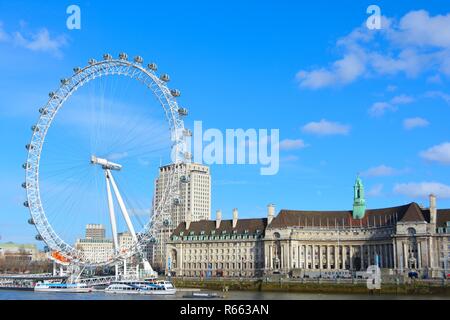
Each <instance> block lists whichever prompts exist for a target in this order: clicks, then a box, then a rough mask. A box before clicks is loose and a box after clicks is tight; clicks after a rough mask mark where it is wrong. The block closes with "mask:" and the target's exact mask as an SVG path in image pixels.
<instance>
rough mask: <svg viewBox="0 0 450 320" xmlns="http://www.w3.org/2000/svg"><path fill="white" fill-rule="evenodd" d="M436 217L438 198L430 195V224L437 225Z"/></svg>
mask: <svg viewBox="0 0 450 320" xmlns="http://www.w3.org/2000/svg"><path fill="white" fill-rule="evenodd" d="M436 216H437V209H436V196H435V195H434V194H430V223H434V224H435V223H436Z"/></svg>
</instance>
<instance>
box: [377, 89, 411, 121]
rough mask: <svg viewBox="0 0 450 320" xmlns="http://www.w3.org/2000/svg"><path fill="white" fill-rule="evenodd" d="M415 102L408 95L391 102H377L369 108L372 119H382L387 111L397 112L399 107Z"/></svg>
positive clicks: (393, 99) (397, 97)
mask: <svg viewBox="0 0 450 320" xmlns="http://www.w3.org/2000/svg"><path fill="white" fill-rule="evenodd" d="M412 102H414V98H413V97H411V96H408V95H406V94H401V95H398V96H395V97H393V98H392V99H391V100H389V102H375V103H374V104H372V106H371V107H370V108H369V114H370V115H371V116H372V117H381V116H382V115H384V114H385V112H386V111H397V106H398V105H402V104H409V103H412Z"/></svg>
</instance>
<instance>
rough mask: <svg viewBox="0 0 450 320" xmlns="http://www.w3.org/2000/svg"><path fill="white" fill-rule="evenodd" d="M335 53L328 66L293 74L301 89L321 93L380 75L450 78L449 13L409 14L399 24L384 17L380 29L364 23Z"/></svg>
mask: <svg viewBox="0 0 450 320" xmlns="http://www.w3.org/2000/svg"><path fill="white" fill-rule="evenodd" d="M336 48H337V49H338V50H337V51H338V52H340V53H341V57H340V58H338V59H336V60H335V61H334V62H331V63H330V64H329V65H328V66H326V67H318V68H315V69H310V70H301V71H299V72H298V73H297V77H296V78H297V80H298V82H299V86H300V87H302V88H309V89H319V88H324V87H329V86H335V85H345V84H348V83H351V82H353V81H355V80H357V79H359V78H361V77H374V76H382V75H397V74H405V75H406V76H407V77H416V76H418V75H419V74H421V73H423V72H425V71H432V72H434V73H435V74H439V73H444V74H447V75H450V58H449V56H450V55H449V51H450V13H449V14H447V15H445V16H442V15H436V16H430V15H429V13H428V12H426V11H424V10H420V11H411V12H409V13H407V14H405V15H404V16H403V17H402V18H401V19H400V20H399V21H397V20H395V19H393V18H387V17H383V18H382V29H381V30H378V31H376V32H374V31H373V30H369V29H368V28H367V27H366V26H365V24H362V25H361V26H359V27H357V28H355V29H354V30H353V31H352V32H350V33H349V34H348V35H347V36H345V37H343V38H341V39H339V40H338V41H337V42H336Z"/></svg>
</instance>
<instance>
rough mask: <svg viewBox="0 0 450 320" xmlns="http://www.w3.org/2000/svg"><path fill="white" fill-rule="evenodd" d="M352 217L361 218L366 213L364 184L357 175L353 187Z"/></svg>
mask: <svg viewBox="0 0 450 320" xmlns="http://www.w3.org/2000/svg"><path fill="white" fill-rule="evenodd" d="M353 191H354V196H353V219H362V218H364V215H365V213H366V200H365V199H364V186H363V184H362V181H361V179H360V177H359V175H358V176H357V177H356V182H355V186H354V187H353Z"/></svg>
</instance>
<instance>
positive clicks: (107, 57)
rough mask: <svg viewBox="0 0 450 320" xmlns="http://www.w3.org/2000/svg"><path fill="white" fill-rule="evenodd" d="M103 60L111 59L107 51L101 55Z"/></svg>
mask: <svg viewBox="0 0 450 320" xmlns="http://www.w3.org/2000/svg"><path fill="white" fill-rule="evenodd" d="M103 60H112V56H111V55H110V54H109V53H105V54H104V55H103Z"/></svg>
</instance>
